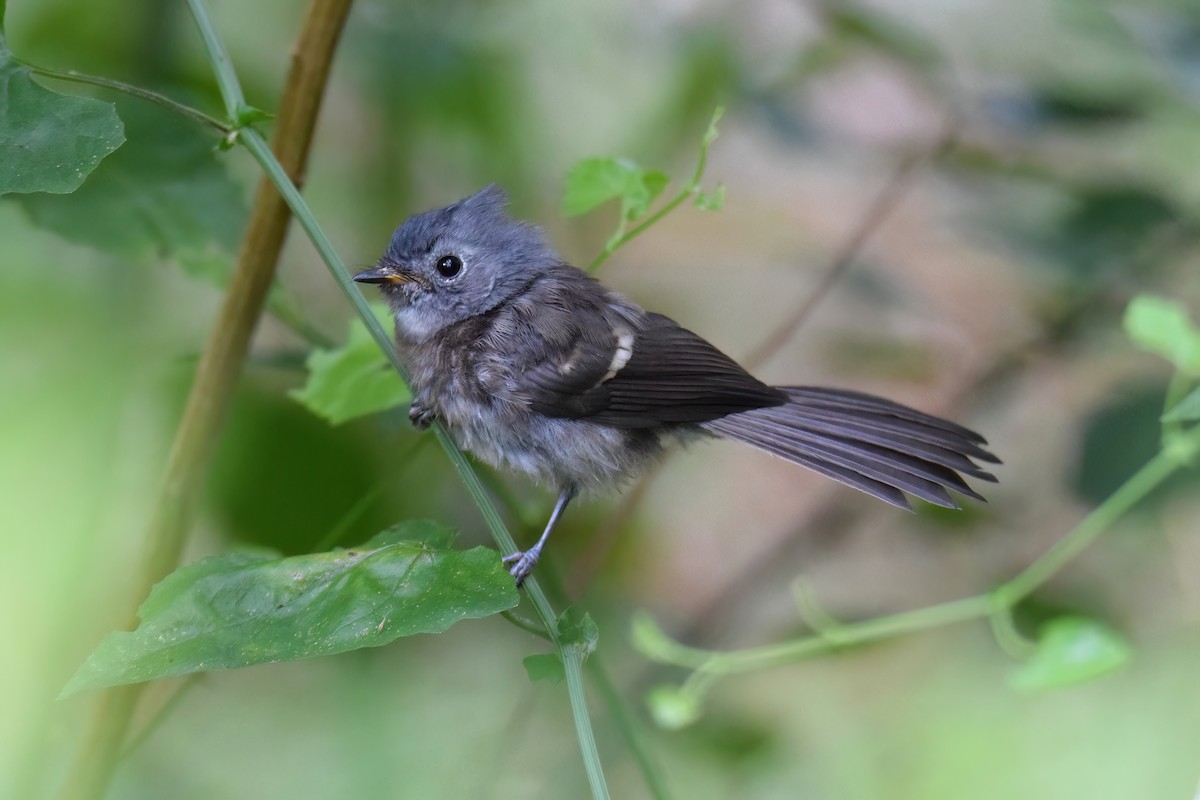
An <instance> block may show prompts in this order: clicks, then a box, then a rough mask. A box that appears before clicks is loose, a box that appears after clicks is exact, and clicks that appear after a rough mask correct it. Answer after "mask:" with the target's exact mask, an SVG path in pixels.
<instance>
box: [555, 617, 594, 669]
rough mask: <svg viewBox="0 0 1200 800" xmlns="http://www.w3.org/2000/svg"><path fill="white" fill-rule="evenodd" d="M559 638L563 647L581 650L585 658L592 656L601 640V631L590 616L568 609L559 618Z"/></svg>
mask: <svg viewBox="0 0 1200 800" xmlns="http://www.w3.org/2000/svg"><path fill="white" fill-rule="evenodd" d="M557 627H558V638H559V643H560V644H561V645H562V646H563V647H573V648H576V649H578V650H580V651H581V652H582V653H583V655H584V657H587V656H588V655H591V653H592V652H593V651H594V650H595V649H596V643H597V642H598V641H599V640H600V629H599V628H597V627H596V623H595V621H594V620H593V619H592V617H591V615H590V614H586V613H583V612H580V611H579V610H578V609H575V608H568V609H567V610H566V611H564V612H563V613H562V615H561V616H559V618H558V624H557Z"/></svg>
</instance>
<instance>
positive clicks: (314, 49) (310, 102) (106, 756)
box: [59, 0, 350, 800]
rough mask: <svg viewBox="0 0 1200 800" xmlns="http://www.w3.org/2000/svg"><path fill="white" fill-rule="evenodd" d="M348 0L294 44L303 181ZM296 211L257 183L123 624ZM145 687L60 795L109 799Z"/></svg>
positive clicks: (118, 702) (116, 694)
mask: <svg viewBox="0 0 1200 800" xmlns="http://www.w3.org/2000/svg"><path fill="white" fill-rule="evenodd" d="M349 11H350V0H313V2H312V4H311V5H310V6H309V8H308V12H307V14H306V16H305V18H304V22H303V25H302V28H301V31H300V36H299V38H298V39H297V41H296V45H295V47H294V49H293V50H292V65H291V69H290V70H289V72H288V77H287V84H286V86H285V88H284V92H283V97H282V99H281V101H280V104H279V116H278V122H277V127H276V130H275V137H274V140H273V142H272V147H273V149H274V151H275V154H276V155H277V157H278V158H279V161H280V163H281V164H282V165H283V167H284V169H286V170H287V172H288V175H290V176H291V178H292V180H293V181H295V183H296V184H297V185H299V184H300V183H301V182H302V178H303V175H304V171H305V168H306V165H307V162H308V153H309V148H310V145H311V143H312V135H313V129H314V127H315V126H316V121H317V112H318V111H319V109H320V106H321V99H322V97H323V96H324V93H325V84H326V82H327V80H328V77H329V69H330V65H331V63H332V60H333V52H334V49H335V47H336V45H337V42H338V38H339V37H340V35H341V31H342V28H343V26H344V24H345V20H346V16H347V15H348V14H349ZM290 219H291V214H290V212H289V211H288V208H287V206H286V205H285V204H284V202H283V199H282V198H281V197H280V196H279V194H278V193H277V192H276V191H275V188H274V186H272V184H271V183H270V181H268V180H267V179H266V178H263V180H262V181H260V182H259V186H258V191H257V194H256V196H255V199H254V208H253V210H252V212H251V216H250V220H249V224H248V226H247V229H246V237H245V239H244V240H243V242H242V247H241V250H240V252H239V253H238V259H237V264H236V265H235V268H234V272H233V276H232V278H231V280H230V282H229V287H228V290H227V291H226V293H225V296H224V300H223V301H222V304H221V309H220V311H219V313H218V315H217V319H216V321H215V322H214V324H213V328H212V332H211V333H210V334H209V339H208V343H207V345H206V346H205V348H204V353H203V355H202V356H201V358H200V364H199V366H198V367H197V369H196V378H195V381H194V383H193V384H192V389H191V392H190V394H189V395H188V400H187V406H186V407H185V408H184V412H183V417H182V419H181V420H180V422H179V428H178V430H177V431H176V433H175V441H174V442H173V444H172V447H171V452H170V455H169V456H168V459H167V465H166V469H165V471H164V473H163V481H162V485H161V486H160V488H159V493H158V496H157V498H156V500H155V504H154V508H153V511H152V513H151V515H150V524H149V526H148V528H147V532H146V541H145V557H144V561H143V563H142V564H141V567H140V570H139V571H138V573H137V575H136V576H135V578H134V581H133V582H132V586H131V587H130V589H129V592H130V597H129V603H128V606H127V611H126V618H125V619H124V620H123V623H124V627H126V628H131V627H133V626H134V625H135V624H136V621H137V620H136V615H135V611H134V609H135V608H136V605H137V604H138V603H140V602H141V601H142V600H143V599H144V598H145V596H146V595H147V594H148V593H149V592H150V588H151V587H152V586H153V585H154V584H155V583H156V582H158V581H159V580H161V579H162V578H163V577H164V576H165V575H166V574H167V573H169V572H170V571H171V570H173V569H174V568H175V567H176V566H177V565H178V563H179V558H180V554H181V552H182V550H183V545H184V542H185V541H186V538H187V532H188V526H189V522H190V520H191V508H192V505H193V504H194V500H195V496H196V490H197V488H198V487H199V486H200V484H201V481H202V479H203V476H204V474H205V472H206V471H207V469H208V465H209V461H210V459H211V457H212V452H213V446H214V443H215V442H216V440H217V436H218V432H219V430H220V428H221V424H222V422H223V419H224V416H225V412H226V410H227V408H228V407H229V402H230V398H231V396H232V394H233V391H234V389H235V387H236V385H237V381H238V377H239V375H240V374H241V372H242V367H243V365H244V363H245V361H246V354H247V351H248V350H249V347H250V337H251V336H252V335H253V333H254V328H255V326H256V325H257V323H258V319H259V317H260V316H261V315H262V310H263V306H264V304H265V301H266V297H267V291H268V289H270V286H271V281H272V280H273V279H274V277H275V265H276V263H277V262H278V260H279V253H280V251H281V250H282V248H283V241H284V237H285V235H286V233H287V228H288V222H289V220H290ZM140 690H141V687H140V686H123V687H118V688H114V689H109V690H107V691H105V692H104V694H103V695H102V696H101V697H100V698H99V701H98V702H97V704H96V708H95V709H94V713H93V716H92V718H91V719H90V720H89V722H88V724H87V728H86V729H85V731H84V733H83V735H82V737H81V744H80V750H79V753H78V754H77V756H76V758H75V761H74V762H73V763H72V764H71V767H70V771H69V772H68V775H67V778H66V782H65V783H64V785H63V788H62V791H61V793H60V795H59V796H60V797H61V798H70V800H75V799H76V798H97V797H102V796H103V795H104V794H105V792H106V790H107V787H108V784H109V782H110V781H111V779H112V776H113V772H114V771H115V769H116V765H117V760H118V754H119V753H120V751H121V748H122V746H123V745H124V742H125V739H126V733H127V731H128V728H129V722H130V719H131V717H132V714H133V711H134V708H135V707H136V705H137V700H138V695H139V693H140Z"/></svg>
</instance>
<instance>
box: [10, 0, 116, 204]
mask: <svg viewBox="0 0 1200 800" xmlns="http://www.w3.org/2000/svg"><path fill="white" fill-rule="evenodd" d="M2 11H3V9H0V13H2ZM124 141H125V126H124V125H123V124H122V123H121V118H120V117H118V116H117V111H116V108H115V107H114V106H113V104H112V103H106V102H104V101H102V100H96V99H94V98H90V97H76V96H74V95H67V94H59V93H57V92H52V91H50V90H49V89H46V88H44V87H42V86H40V85H38V84H37V83H35V82H34V80H33V78H32V77H31V73H30V71H29V70H28V69H27V68H25V67H22V66H20V65H19V64H16V63H14V62H13V61H12V60H11V58H10V53H9V52H8V50H7V48H5V47H4V45H3V43H2V42H0V195H3V194H8V193H10V192H20V193H28V192H51V193H55V194H65V193H69V192H73V191H75V190H76V189H78V188H79V187H80V185H82V184H83V181H84V179H85V178H87V177H88V175H90V174H91V173H92V171H93V170H95V169H96V167H97V166H98V165H99V164H100V162H101V161H102V160H103V159H104V158H105V157H106V156H108V155H109V154H110V153H112V152H113V151H114V150H116V149H117V148H118V147H120V146H121V144H122V143H123V142H124Z"/></svg>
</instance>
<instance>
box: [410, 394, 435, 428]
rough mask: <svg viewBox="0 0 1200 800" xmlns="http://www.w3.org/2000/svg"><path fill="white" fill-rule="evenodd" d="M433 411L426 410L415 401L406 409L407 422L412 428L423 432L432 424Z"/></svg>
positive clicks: (430, 409)
mask: <svg viewBox="0 0 1200 800" xmlns="http://www.w3.org/2000/svg"><path fill="white" fill-rule="evenodd" d="M433 417H434V413H433V409H432V408H428V407H426V406H424V405H422V404H421V403H419V402H417V401H415V400H414V401H413V404H412V405H411V406H409V407H408V420H409V422H411V423H412V425H413V427H414V428H416V429H417V430H419V431H423V430H425V429H426V428H428V427H429V426H430V425H432V424H433Z"/></svg>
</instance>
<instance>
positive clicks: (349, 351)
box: [290, 306, 411, 425]
mask: <svg viewBox="0 0 1200 800" xmlns="http://www.w3.org/2000/svg"><path fill="white" fill-rule="evenodd" d="M372 308H373V310H374V311H375V314H376V316H378V317H379V321H380V322H381V323H383V324H384V326H385V327H387V326H390V325H391V318H390V315H388V313H387V309H386V308H384V307H382V306H373V307H372ZM307 366H308V381H307V382H305V384H304V386H303V387H301V388H300V389H295V390H293V391H292V392H291V393H290V394H291V396H292V397H294V398H295V399H296V400H298V401H300V402H301V403H302V404H303V405H304V406H305V407H306V408H308V409H309V410H310V411H312V412H313V413H314V414H316V415H317V416H319V417H323V418H324V419H326V420H328V421H329V422H330V423H332V424H334V425H340V424H342V423H343V422H346V421H348V420H352V419H354V418H355V417H361V416H364V415H366V414H373V413H375V412H377V411H384V410H386V409H389V408H394V407H395V406H398V405H401V404H402V403H406V402H408V400H409V397H410V396H411V395H410V394H409V391H408V387H407V386H405V385H404V382H403V381H401V380H400V376H399V375H397V374H396V370H394V369H393V368H392V365H391V362H390V361H388V359H387V357H386V356H384V354H383V353H382V352H381V351H380V350H379V345H378V344H376V343H375V340H374V339H373V338H372V337H371V334H370V333H369V332H368V331H367V326H366V325H364V324H363V323H362V321H361V320H358V319H355V320H353V321H352V322H351V323H350V333H349V335H348V336H347V337H346V344H345V345H343V346H342V347H338V348H335V349H333V350H325V349H321V348H318V349H316V350H314V351H313V352H312V354H311V355H310V356H309V357H308V362H307Z"/></svg>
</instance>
